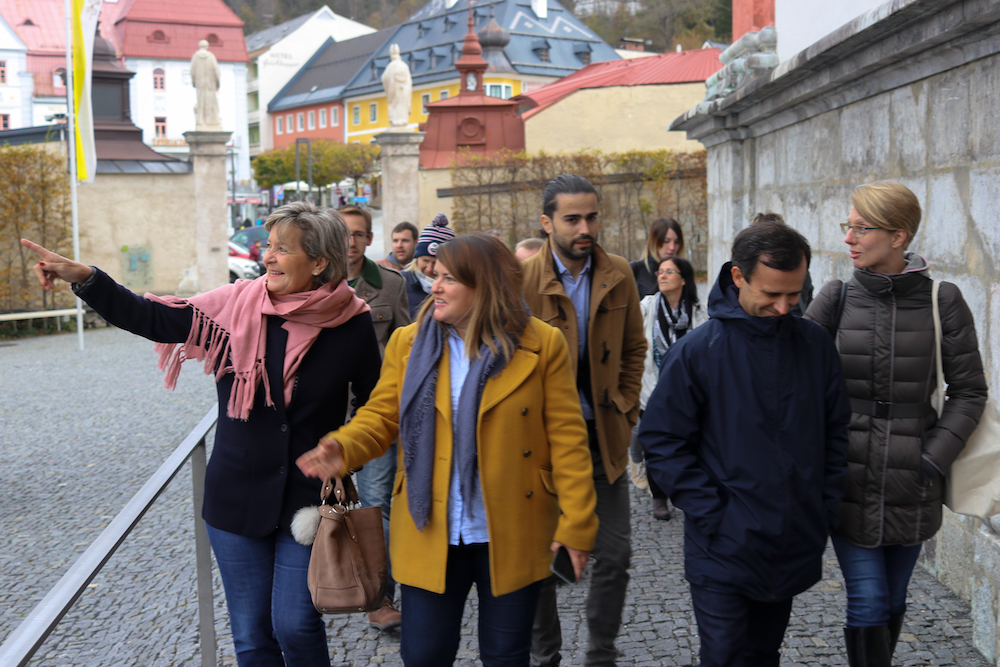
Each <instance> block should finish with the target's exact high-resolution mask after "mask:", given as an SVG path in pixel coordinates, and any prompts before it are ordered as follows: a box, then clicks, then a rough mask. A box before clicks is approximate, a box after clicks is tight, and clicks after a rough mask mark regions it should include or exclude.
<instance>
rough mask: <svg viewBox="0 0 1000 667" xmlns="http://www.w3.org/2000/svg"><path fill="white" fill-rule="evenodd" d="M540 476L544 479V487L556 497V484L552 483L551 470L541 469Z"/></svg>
mask: <svg viewBox="0 0 1000 667" xmlns="http://www.w3.org/2000/svg"><path fill="white" fill-rule="evenodd" d="M538 476H539V477H541V478H542V486H543V487H544V488H545V490H546V491H548V492H549V493H551V494H552V495H553V496H554V495H556V487H555V484H553V483H552V470H551V469H549V468H539V469H538Z"/></svg>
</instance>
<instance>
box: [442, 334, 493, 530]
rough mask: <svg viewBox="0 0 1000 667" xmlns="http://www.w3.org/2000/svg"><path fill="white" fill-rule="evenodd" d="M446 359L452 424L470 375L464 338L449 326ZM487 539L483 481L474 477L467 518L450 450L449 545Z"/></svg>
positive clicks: (453, 455)
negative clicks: (449, 374)
mask: <svg viewBox="0 0 1000 667" xmlns="http://www.w3.org/2000/svg"><path fill="white" fill-rule="evenodd" d="M448 362H449V364H448V368H449V371H450V373H451V421H452V424H454V423H455V415H456V414H458V399H459V397H460V396H461V395H462V387H463V386H464V385H465V378H466V376H467V375H468V374H469V358H468V357H467V356H465V341H464V340H462V338H461V337H460V336H459V335H458V334H457V333H455V330H454V329H453V328H451V327H448ZM452 432H453V433H454V431H452ZM489 541H490V533H489V530H488V529H487V526H486V505H485V504H484V503H483V487H482V482H481V481H480V480H478V479H477V480H476V484H475V487H474V488H473V493H472V518H471V519H470V518H469V517H468V516H466V512H465V503H464V502H463V501H462V483H461V472H460V471H459V469H458V457H457V456H455V453H454V449H453V450H452V457H451V481H450V482H449V483H448V544H454V545H456V546H457V545H458V544H476V543H479V542H489Z"/></svg>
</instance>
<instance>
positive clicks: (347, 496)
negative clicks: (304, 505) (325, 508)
mask: <svg viewBox="0 0 1000 667" xmlns="http://www.w3.org/2000/svg"><path fill="white" fill-rule="evenodd" d="M331 493H332V494H333V496H334V499H335V504H337V505H345V506H346V505H347V504H348V503H360V502H361V496H359V495H358V489H357V487H355V486H354V481H353V480H351V476H350V475H346V476H344V477H335V478H333V479H330V478H329V477H328V478H326V479H324V480H323V488H322V489H321V490H320V494H319V497H320V505H328V504H329V503H328V502H327V500H328V499H329V498H330V494H331Z"/></svg>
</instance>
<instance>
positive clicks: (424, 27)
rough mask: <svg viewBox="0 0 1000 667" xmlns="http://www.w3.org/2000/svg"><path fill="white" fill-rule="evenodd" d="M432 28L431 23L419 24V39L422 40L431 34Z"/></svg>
mask: <svg viewBox="0 0 1000 667" xmlns="http://www.w3.org/2000/svg"><path fill="white" fill-rule="evenodd" d="M430 29H431V26H430V24H429V23H423V22H421V23H418V24H417V39H421V38H422V37H423V36H424V35H426V34H427V33H428V32H430Z"/></svg>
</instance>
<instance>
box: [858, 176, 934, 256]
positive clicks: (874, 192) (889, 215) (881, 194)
mask: <svg viewBox="0 0 1000 667" xmlns="http://www.w3.org/2000/svg"><path fill="white" fill-rule="evenodd" d="M851 204H853V205H854V208H855V210H857V212H858V214H859V215H860V216H861V217H862V218H864V219H865V222H867V223H868V224H869V225H871V226H872V227H879V228H880V229H886V230H889V231H894V230H897V229H901V230H903V231H904V232H906V243H904V244H903V249H904V250H905V249H906V248H907V247H908V246H909V245H910V242H911V241H912V240H913V237H914V236H916V235H917V230H918V229H920V215H921V213H920V202H919V201H917V196H916V195H915V194H913V191H912V190H910V189H909V188H908V187H906V186H905V185H902V184H900V183H896V182H895V181H878V182H877V183H866V184H864V185H859V186H858V187H856V188H854V194H852V195H851Z"/></svg>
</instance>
